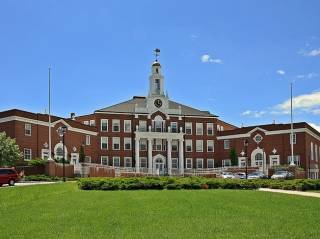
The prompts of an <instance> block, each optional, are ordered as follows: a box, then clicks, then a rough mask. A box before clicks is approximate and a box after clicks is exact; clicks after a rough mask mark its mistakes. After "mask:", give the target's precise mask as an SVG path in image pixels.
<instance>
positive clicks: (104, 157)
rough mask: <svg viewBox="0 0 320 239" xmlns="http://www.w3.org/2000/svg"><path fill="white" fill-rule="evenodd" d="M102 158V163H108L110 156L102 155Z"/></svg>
mask: <svg viewBox="0 0 320 239" xmlns="http://www.w3.org/2000/svg"><path fill="white" fill-rule="evenodd" d="M100 159H101V164H102V165H108V156H101V157H100Z"/></svg>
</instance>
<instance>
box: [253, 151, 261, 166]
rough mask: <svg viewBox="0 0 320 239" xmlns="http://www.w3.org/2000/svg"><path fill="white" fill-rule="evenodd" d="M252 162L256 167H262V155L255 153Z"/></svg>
mask: <svg viewBox="0 0 320 239" xmlns="http://www.w3.org/2000/svg"><path fill="white" fill-rule="evenodd" d="M254 160H255V161H256V166H262V164H263V155H262V153H257V154H256V155H255V156H254Z"/></svg>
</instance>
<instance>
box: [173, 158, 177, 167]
mask: <svg viewBox="0 0 320 239" xmlns="http://www.w3.org/2000/svg"><path fill="white" fill-rule="evenodd" d="M172 168H173V169H177V168H178V159H177V158H173V159H172Z"/></svg>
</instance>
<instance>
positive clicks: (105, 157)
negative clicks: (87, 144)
mask: <svg viewBox="0 0 320 239" xmlns="http://www.w3.org/2000/svg"><path fill="white" fill-rule="evenodd" d="M103 158H104V159H107V164H103V163H102V159H103ZM100 164H101V165H109V157H108V156H106V155H101V156H100Z"/></svg>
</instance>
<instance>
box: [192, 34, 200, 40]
mask: <svg viewBox="0 0 320 239" xmlns="http://www.w3.org/2000/svg"><path fill="white" fill-rule="evenodd" d="M190 38H191V40H196V39H197V38H198V35H196V34H191V35H190Z"/></svg>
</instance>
